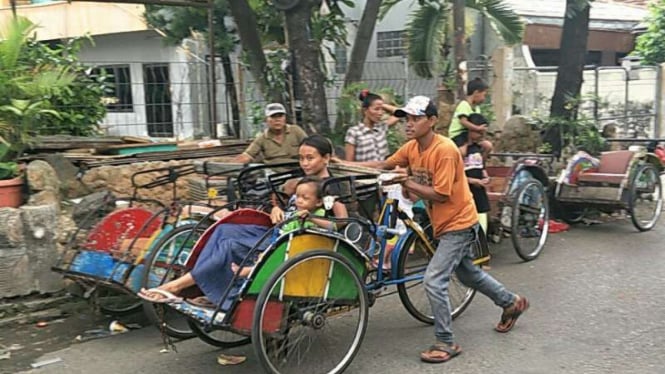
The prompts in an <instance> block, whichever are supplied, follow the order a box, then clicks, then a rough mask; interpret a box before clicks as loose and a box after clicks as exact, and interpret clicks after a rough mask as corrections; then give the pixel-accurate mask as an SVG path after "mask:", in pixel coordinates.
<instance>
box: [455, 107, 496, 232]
mask: <svg viewBox="0 0 665 374" xmlns="http://www.w3.org/2000/svg"><path fill="white" fill-rule="evenodd" d="M469 121H470V122H471V123H473V124H475V125H477V126H482V127H487V120H486V119H485V117H483V116H482V115H480V114H477V113H472V114H471V115H469ZM484 135H485V133H484V131H476V130H468V141H467V143H466V144H464V145H462V146H460V147H459V150H460V153H461V154H462V158H463V159H464V172H465V173H466V179H468V180H469V188H470V189H471V193H472V194H473V201H474V203H475V204H476V212H478V219H479V221H480V226H481V227H482V228H483V231H484V232H485V233H487V212H489V211H490V201H489V197H488V196H487V189H486V188H487V186H489V183H490V177H489V175H488V174H487V170H485V161H484V158H483V149H482V146H481V145H480V143H481V142H482V141H483V136H484Z"/></svg>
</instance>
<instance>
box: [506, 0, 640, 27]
mask: <svg viewBox="0 0 665 374" xmlns="http://www.w3.org/2000/svg"><path fill="white" fill-rule="evenodd" d="M504 1H505V2H506V3H507V4H508V5H509V6H510V7H511V8H512V9H513V10H514V11H515V12H516V13H517V14H519V15H521V16H524V17H526V18H529V17H530V16H531V17H551V18H563V16H564V12H565V10H566V1H565V0H504ZM623 1H624V2H625V1H631V0H623ZM633 1H637V0H633ZM648 14H649V11H648V10H647V9H646V8H640V7H637V6H633V5H625V4H619V3H617V2H616V1H615V2H612V3H606V2H597V1H594V2H593V5H592V6H591V19H592V20H607V21H634V22H640V21H642V20H643V19H644V18H645V17H646V16H647V15H648Z"/></svg>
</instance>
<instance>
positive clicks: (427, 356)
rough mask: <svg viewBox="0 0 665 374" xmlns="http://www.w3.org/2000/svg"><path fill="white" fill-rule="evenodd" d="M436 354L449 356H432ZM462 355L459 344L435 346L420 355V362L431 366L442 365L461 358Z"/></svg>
mask: <svg viewBox="0 0 665 374" xmlns="http://www.w3.org/2000/svg"><path fill="white" fill-rule="evenodd" d="M434 352H441V353H447V355H446V356H445V357H442V356H432V353H434ZM460 353H462V349H461V348H460V346H459V345H457V344H453V345H447V344H434V345H431V346H430V347H429V348H428V349H427V350H426V351H425V352H422V353H421V354H420V360H421V361H423V362H427V363H430V364H441V363H444V362H447V361H450V360H451V359H453V358H454V357H457V356H459V354H460Z"/></svg>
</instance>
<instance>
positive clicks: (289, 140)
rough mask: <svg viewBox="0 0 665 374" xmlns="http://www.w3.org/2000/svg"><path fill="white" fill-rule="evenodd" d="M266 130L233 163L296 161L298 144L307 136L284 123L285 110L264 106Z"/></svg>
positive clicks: (278, 106) (277, 104)
mask: <svg viewBox="0 0 665 374" xmlns="http://www.w3.org/2000/svg"><path fill="white" fill-rule="evenodd" d="M265 114H266V124H267V125H268V128H267V129H266V130H265V131H263V133H261V134H260V135H259V136H257V137H256V138H255V139H254V141H253V142H252V144H250V145H249V147H247V149H246V150H245V151H244V152H243V153H241V154H239V155H238V156H237V157H236V158H235V159H234V161H235V162H239V163H243V164H246V163H249V162H263V163H266V164H276V163H281V162H292V161H297V160H298V148H299V147H300V142H302V140H303V139H305V138H306V137H307V134H305V132H304V131H303V130H302V129H301V128H300V127H298V126H296V125H288V124H287V123H286V109H285V108H284V105H282V104H279V103H271V104H268V105H266V109H265Z"/></svg>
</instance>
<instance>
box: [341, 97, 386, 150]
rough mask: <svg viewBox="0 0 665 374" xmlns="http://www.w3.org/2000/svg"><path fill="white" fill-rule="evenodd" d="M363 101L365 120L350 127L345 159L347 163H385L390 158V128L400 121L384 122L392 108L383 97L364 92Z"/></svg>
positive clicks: (345, 147)
mask: <svg viewBox="0 0 665 374" xmlns="http://www.w3.org/2000/svg"><path fill="white" fill-rule="evenodd" d="M358 99H359V100H360V101H361V103H362V104H361V107H362V109H361V110H362V114H363V120H362V122H360V123H359V124H357V125H356V126H352V127H350V128H349V129H348V130H347V131H346V136H345V137H344V143H345V145H344V156H345V157H344V158H345V159H346V160H347V161H383V160H385V159H386V157H387V156H388V127H389V126H392V125H394V124H395V123H397V122H398V121H399V118H397V117H394V116H391V117H389V118H388V119H387V120H386V121H385V122H383V116H384V114H385V112H386V111H388V112H390V113H392V110H390V108H392V106H390V105H387V104H385V103H384V101H383V99H382V98H381V96H379V95H377V94H373V93H371V92H369V91H368V90H363V91H362V92H361V93H360V95H358Z"/></svg>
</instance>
